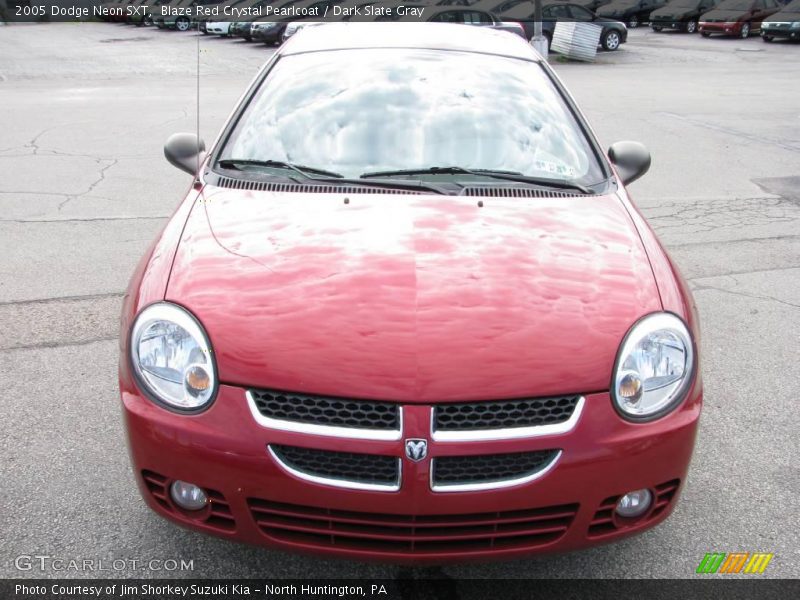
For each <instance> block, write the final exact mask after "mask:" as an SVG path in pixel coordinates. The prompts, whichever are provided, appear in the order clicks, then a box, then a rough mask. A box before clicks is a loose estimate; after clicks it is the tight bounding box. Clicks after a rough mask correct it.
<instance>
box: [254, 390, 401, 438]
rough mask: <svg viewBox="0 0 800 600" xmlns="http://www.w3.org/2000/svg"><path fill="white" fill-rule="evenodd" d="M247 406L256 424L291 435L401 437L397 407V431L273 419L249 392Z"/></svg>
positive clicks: (399, 408) (399, 409)
mask: <svg viewBox="0 0 800 600" xmlns="http://www.w3.org/2000/svg"><path fill="white" fill-rule="evenodd" d="M245 396H246V397H247V406H248V407H249V408H250V413H251V414H252V415H253V418H254V419H255V420H256V423H258V424H259V425H261V426H262V427H267V428H269V429H278V430H280V431H291V432H293V433H306V434H310V435H324V436H329V437H339V438H351V439H356V440H378V441H384V442H394V441H397V440H399V439H401V438H402V437H403V407H402V406H399V407H398V411H399V427H400V428H399V429H362V428H356V427H339V426H337V425H317V424H314V423H301V422H299V421H286V420H283V419H273V418H271V417H265V416H264V415H262V414H261V412H260V411H259V410H258V407H257V406H256V402H255V398H253V395H252V394H251V393H250V390H247V392H245Z"/></svg>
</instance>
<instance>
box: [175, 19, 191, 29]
mask: <svg viewBox="0 0 800 600" xmlns="http://www.w3.org/2000/svg"><path fill="white" fill-rule="evenodd" d="M189 25H190V23H189V19H187V18H186V17H178V20H177V21H175V29H177V30H178V31H189Z"/></svg>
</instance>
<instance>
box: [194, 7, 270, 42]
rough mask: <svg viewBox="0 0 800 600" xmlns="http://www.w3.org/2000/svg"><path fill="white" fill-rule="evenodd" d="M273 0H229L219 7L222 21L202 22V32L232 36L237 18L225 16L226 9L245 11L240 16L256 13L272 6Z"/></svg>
mask: <svg viewBox="0 0 800 600" xmlns="http://www.w3.org/2000/svg"><path fill="white" fill-rule="evenodd" d="M271 2H272V0H227V1H226V2H223V3H221V4H220V5H219V11H220V12H219V16H220V17H223V18H222V20H220V21H211V20H208V21H201V22H200V31H202V32H203V33H207V34H209V35H220V36H223V37H227V36H229V35H231V26H232V25H233V23H234V21H233V19H234V18H236V17H235V16H234V15H228V16H226V15H225V12H224V11H225V9H226V8H228V9H232V8H236V10H237V11H243V12H242V13H240V14H244V12H246V11H251V10H252V11H255V10H257V9H258V8H260V7H262V6H266V5H267V4H270V3H271ZM240 18H244V17H240Z"/></svg>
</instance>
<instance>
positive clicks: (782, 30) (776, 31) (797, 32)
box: [761, 25, 800, 40]
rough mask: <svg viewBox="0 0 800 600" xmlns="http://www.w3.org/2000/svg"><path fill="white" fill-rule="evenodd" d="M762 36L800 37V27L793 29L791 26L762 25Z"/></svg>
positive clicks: (795, 38)
mask: <svg viewBox="0 0 800 600" xmlns="http://www.w3.org/2000/svg"><path fill="white" fill-rule="evenodd" d="M761 37H770V38H774V39H777V38H783V39H787V40H797V39H800V29H791V28H789V27H774V26H773V27H767V28H764V26H763V25H762V26H761Z"/></svg>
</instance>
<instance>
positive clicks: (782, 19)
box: [761, 0, 800, 42]
mask: <svg viewBox="0 0 800 600" xmlns="http://www.w3.org/2000/svg"><path fill="white" fill-rule="evenodd" d="M761 39H762V40H764V41H765V42H771V41H772V40H775V39H789V40H797V39H800V0H792V2H790V3H789V4H787V5H786V6H784V7H783V8H782V9H781V10H780V11H778V12H776V13H774V14H773V15H771V16H769V17H767V18H766V19H764V20H763V21H762V22H761Z"/></svg>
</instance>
